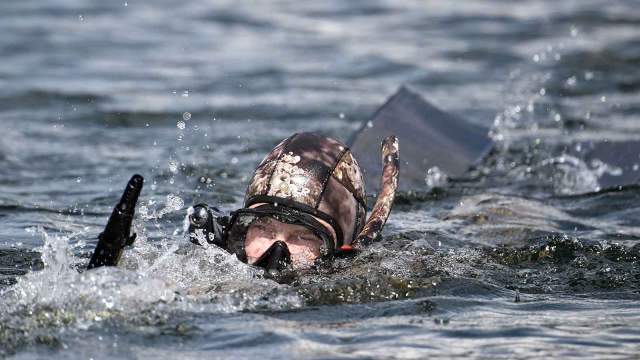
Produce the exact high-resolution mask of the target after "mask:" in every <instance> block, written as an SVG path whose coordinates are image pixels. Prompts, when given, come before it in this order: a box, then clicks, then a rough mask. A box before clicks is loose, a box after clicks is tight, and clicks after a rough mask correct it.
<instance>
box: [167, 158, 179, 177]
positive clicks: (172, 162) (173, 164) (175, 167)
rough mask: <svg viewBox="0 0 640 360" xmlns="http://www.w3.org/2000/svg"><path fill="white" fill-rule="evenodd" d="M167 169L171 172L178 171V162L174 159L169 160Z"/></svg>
mask: <svg viewBox="0 0 640 360" xmlns="http://www.w3.org/2000/svg"><path fill="white" fill-rule="evenodd" d="M169 171H171V172H172V173H174V174H175V173H176V172H178V162H177V161H175V160H169Z"/></svg>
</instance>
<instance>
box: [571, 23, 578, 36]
mask: <svg viewBox="0 0 640 360" xmlns="http://www.w3.org/2000/svg"><path fill="white" fill-rule="evenodd" d="M576 36H578V28H576V27H575V26H572V27H571V37H576Z"/></svg>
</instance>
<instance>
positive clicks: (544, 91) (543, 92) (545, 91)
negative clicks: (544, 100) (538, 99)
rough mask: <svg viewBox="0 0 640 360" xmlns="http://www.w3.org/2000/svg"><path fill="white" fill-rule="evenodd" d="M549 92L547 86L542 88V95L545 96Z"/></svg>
mask: <svg viewBox="0 0 640 360" xmlns="http://www.w3.org/2000/svg"><path fill="white" fill-rule="evenodd" d="M546 93H547V90H546V89H545V88H542V89H540V95H542V96H544V95H545V94H546Z"/></svg>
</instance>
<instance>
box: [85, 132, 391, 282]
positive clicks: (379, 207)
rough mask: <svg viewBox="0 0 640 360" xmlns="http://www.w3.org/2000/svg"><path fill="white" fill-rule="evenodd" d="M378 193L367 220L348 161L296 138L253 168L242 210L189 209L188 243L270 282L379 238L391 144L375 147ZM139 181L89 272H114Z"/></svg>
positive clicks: (306, 137) (315, 139)
mask: <svg viewBox="0 0 640 360" xmlns="http://www.w3.org/2000/svg"><path fill="white" fill-rule="evenodd" d="M381 155H382V175H381V183H380V191H379V193H378V197H377V199H376V202H375V204H374V206H373V208H372V211H371V215H370V216H369V218H368V219H367V218H366V212H367V204H366V195H365V184H364V180H363V177H362V173H361V170H360V167H359V166H358V163H357V161H356V159H355V158H354V156H353V154H352V153H351V151H350V150H349V148H347V147H346V146H345V145H344V144H342V143H340V142H339V141H337V140H334V139H331V138H327V137H323V136H320V135H317V134H314V133H298V134H294V135H292V136H290V137H288V138H286V139H284V140H283V141H281V142H280V143H279V144H278V145H277V146H276V147H275V148H274V149H273V150H272V151H271V152H270V153H269V154H267V156H266V157H265V158H264V159H263V160H262V162H261V163H260V164H259V165H258V167H257V169H256V171H255V173H254V175H253V177H252V179H251V181H250V183H249V185H248V188H247V191H246V194H245V198H244V206H243V207H242V208H241V209H238V210H235V211H232V212H231V213H229V214H226V215H225V214H224V213H223V212H221V211H220V210H218V209H217V208H215V207H210V206H208V205H206V204H198V205H195V206H193V207H191V208H189V210H188V217H189V228H188V233H189V239H190V241H191V242H193V243H194V244H197V245H206V244H212V245H215V246H219V247H220V248H223V249H225V250H226V251H228V252H230V253H233V254H235V255H236V256H237V257H238V259H239V260H241V261H243V262H245V263H248V264H250V265H253V266H257V267H261V268H264V269H265V274H266V275H267V276H271V277H273V278H276V277H277V276H278V275H279V274H281V273H282V272H285V271H291V270H293V271H295V270H298V269H305V268H309V267H311V266H313V265H314V264H316V263H317V262H318V261H323V260H326V259H330V258H331V257H333V256H336V255H344V254H352V253H355V252H357V251H359V250H360V249H362V247H363V246H366V245H368V244H370V243H371V242H372V241H375V240H376V239H378V238H379V237H380V234H381V231H382V228H383V226H384V224H385V222H386V220H387V218H388V216H389V213H390V211H391V207H392V204H393V199H394V196H395V191H396V188H397V184H398V166H399V152H398V140H397V138H396V137H395V136H388V137H386V138H385V139H384V140H383V141H382V147H381ZM143 182H144V181H143V178H142V177H141V176H140V175H134V176H133V177H132V178H131V180H130V181H129V183H128V185H127V187H126V189H125V192H124V194H123V196H122V199H121V200H120V202H119V203H118V205H117V206H116V207H115V208H114V210H113V213H112V215H111V217H110V219H109V221H108V223H107V225H106V227H105V230H104V232H103V233H102V234H100V236H99V241H98V244H97V246H96V249H95V251H94V253H93V255H92V257H91V260H90V262H89V266H88V269H91V268H94V267H99V266H116V265H117V264H118V261H119V259H120V256H121V254H122V251H123V249H124V248H125V247H126V246H128V245H131V244H133V241H134V240H135V234H133V235H132V236H130V229H131V222H132V219H133V215H134V209H135V205H136V202H137V199H138V196H139V194H140V192H141V190H142V185H143Z"/></svg>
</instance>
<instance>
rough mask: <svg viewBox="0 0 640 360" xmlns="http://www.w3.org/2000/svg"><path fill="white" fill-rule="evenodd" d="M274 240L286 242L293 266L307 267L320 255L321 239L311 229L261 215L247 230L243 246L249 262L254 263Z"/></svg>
mask: <svg viewBox="0 0 640 360" xmlns="http://www.w3.org/2000/svg"><path fill="white" fill-rule="evenodd" d="M276 241H283V242H285V243H286V244H287V247H288V248H289V252H290V253H291V263H292V265H293V267H294V268H298V269H300V268H307V267H309V266H311V265H312V264H313V261H314V260H315V259H317V258H318V257H319V256H320V247H321V245H322V240H321V239H320V237H318V236H317V235H315V234H314V233H313V232H312V231H311V230H309V229H307V228H306V227H304V226H302V225H295V224H287V223H283V222H280V221H278V220H275V219H273V218H270V217H263V218H260V219H258V220H256V221H254V222H253V224H251V226H250V227H249V229H248V230H247V235H246V237H245V243H244V246H245V252H246V254H247V260H248V262H249V264H253V263H255V262H256V260H258V258H260V256H262V254H264V252H265V251H267V250H268V249H269V248H270V247H271V245H273V243H274V242H276Z"/></svg>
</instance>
